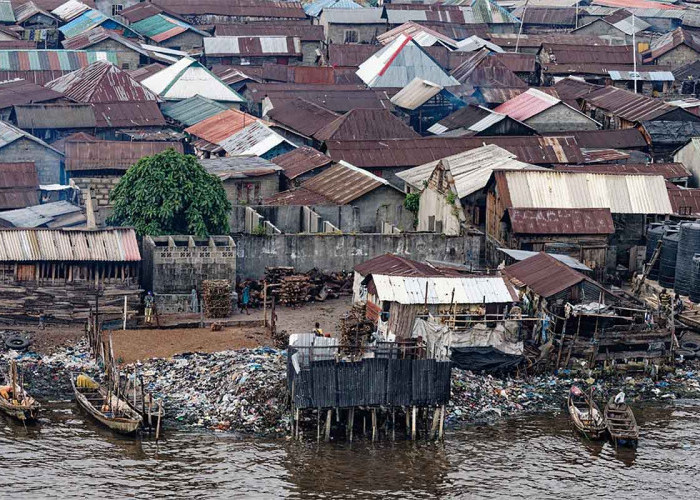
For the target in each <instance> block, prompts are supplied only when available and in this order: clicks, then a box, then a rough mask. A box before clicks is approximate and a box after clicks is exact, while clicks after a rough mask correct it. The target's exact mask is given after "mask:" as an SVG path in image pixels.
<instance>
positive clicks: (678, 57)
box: [654, 45, 700, 70]
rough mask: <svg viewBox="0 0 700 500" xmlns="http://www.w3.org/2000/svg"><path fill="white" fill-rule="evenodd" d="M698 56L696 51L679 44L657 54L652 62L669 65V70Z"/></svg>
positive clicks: (694, 59)
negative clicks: (661, 53)
mask: <svg viewBox="0 0 700 500" xmlns="http://www.w3.org/2000/svg"><path fill="white" fill-rule="evenodd" d="M698 58H700V54H698V53H697V52H696V51H694V50H693V49H691V48H690V47H688V46H687V45H679V46H678V47H676V48H675V49H672V50H670V51H668V52H666V53H665V54H663V55H661V56H659V57H658V58H657V59H656V61H654V62H655V63H656V64H658V65H659V66H670V67H671V70H674V69H678V68H680V67H681V66H684V65H686V64H688V63H691V62H695V61H697V60H698Z"/></svg>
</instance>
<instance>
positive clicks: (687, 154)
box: [673, 141, 700, 187]
mask: <svg viewBox="0 0 700 500" xmlns="http://www.w3.org/2000/svg"><path fill="white" fill-rule="evenodd" d="M673 161H677V162H680V163H682V164H683V165H685V168H687V169H688V170H690V173H691V174H693V175H692V177H691V178H690V179H688V184H689V185H690V187H700V154H698V151H697V148H696V147H695V144H694V143H693V142H692V141H691V142H689V143H688V144H686V145H685V146H683V147H682V148H681V149H679V150H678V152H677V153H676V154H675V155H674V156H673Z"/></svg>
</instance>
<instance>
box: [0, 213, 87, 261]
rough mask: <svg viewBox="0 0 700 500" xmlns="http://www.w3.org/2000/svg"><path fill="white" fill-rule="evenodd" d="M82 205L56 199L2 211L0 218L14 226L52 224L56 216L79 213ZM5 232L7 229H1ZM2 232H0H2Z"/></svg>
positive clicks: (0, 244)
mask: <svg viewBox="0 0 700 500" xmlns="http://www.w3.org/2000/svg"><path fill="white" fill-rule="evenodd" d="M80 211H81V210H80V207H78V206H76V205H73V204H72V203H70V202H67V201H55V202H51V203H42V204H41V205H38V204H35V205H33V206H25V207H23V208H17V209H15V210H9V211H7V212H0V219H2V220H3V221H4V222H5V223H6V224H10V225H12V226H14V227H18V228H19V227H22V228H33V227H40V226H46V225H48V224H51V223H52V222H53V221H54V219H55V218H57V217H61V216H64V215H68V214H77V213H79V212H80ZM0 231H2V233H4V231H5V230H0ZM2 233H0V234H2ZM2 246H3V242H2V239H0V260H1V259H2V256H3V250H2Z"/></svg>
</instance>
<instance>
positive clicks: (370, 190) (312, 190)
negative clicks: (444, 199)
mask: <svg viewBox="0 0 700 500" xmlns="http://www.w3.org/2000/svg"><path fill="white" fill-rule="evenodd" d="M404 199H405V196H404V194H403V193H402V192H401V191H400V190H398V189H397V188H395V187H394V186H392V185H391V184H389V182H387V181H386V180H384V179H382V178H381V177H377V176H376V175H373V174H371V173H370V172H368V171H366V170H363V169H361V168H357V167H355V166H353V165H350V164H349V163H346V162H343V161H341V162H339V163H338V164H337V165H334V166H332V167H331V168H328V169H326V170H324V171H323V172H322V173H320V174H318V175H316V176H314V177H311V178H310V179H308V180H306V181H304V182H302V183H301V184H300V185H299V187H297V188H294V189H291V190H289V191H283V192H281V193H279V194H277V195H275V196H273V197H271V198H268V199H266V200H265V205H284V206H290V205H292V206H319V207H323V206H343V205H351V206H352V207H353V212H356V214H355V215H353V217H354V218H355V219H357V220H358V221H359V223H358V224H357V226H358V228H359V230H360V232H363V233H381V232H383V230H384V228H385V225H387V224H388V225H393V226H395V227H396V228H398V229H399V230H408V229H411V228H412V226H413V215H412V214H411V213H410V212H409V211H408V210H406V209H405V208H404ZM319 211H322V209H319ZM320 216H321V217H322V214H321V215H320ZM320 223H321V220H320V219H319V221H318V224H320ZM312 229H313V228H312ZM308 232H318V230H308Z"/></svg>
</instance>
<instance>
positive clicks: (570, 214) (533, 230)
mask: <svg viewBox="0 0 700 500" xmlns="http://www.w3.org/2000/svg"><path fill="white" fill-rule="evenodd" d="M508 216H509V218H510V224H511V227H512V229H513V233H515V234H535V235H536V234H560V235H569V234H579V235H582V234H613V233H614V232H615V226H614V225H613V220H612V214H611V213H610V209H609V208H578V209H574V208H509V209H508Z"/></svg>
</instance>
